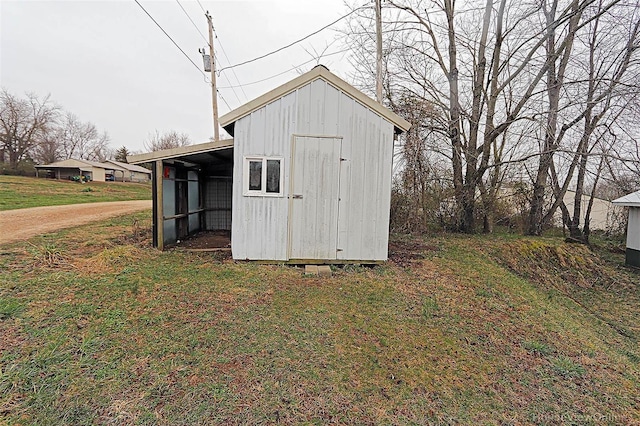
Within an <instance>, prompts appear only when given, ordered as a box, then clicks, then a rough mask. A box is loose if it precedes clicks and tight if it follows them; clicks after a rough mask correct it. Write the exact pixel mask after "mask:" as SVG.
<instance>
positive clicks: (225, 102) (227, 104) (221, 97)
mask: <svg viewBox="0 0 640 426" xmlns="http://www.w3.org/2000/svg"><path fill="white" fill-rule="evenodd" d="M216 92H217V93H218V95H220V99H222V100H223V101H224V104H225V105H226V106H227V108H229V111H231V107H230V106H229V103H228V102H227V100H226V99H225V98H224V96H222V93H220V91H219V90H218V89H216Z"/></svg>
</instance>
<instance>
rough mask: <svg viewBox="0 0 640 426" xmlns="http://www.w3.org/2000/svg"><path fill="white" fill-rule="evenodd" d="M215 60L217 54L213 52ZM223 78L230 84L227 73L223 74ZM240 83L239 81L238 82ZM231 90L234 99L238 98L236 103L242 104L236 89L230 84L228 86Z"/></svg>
mask: <svg viewBox="0 0 640 426" xmlns="http://www.w3.org/2000/svg"><path fill="white" fill-rule="evenodd" d="M214 56H215V58H216V61H218V55H217V54H214ZM224 78H225V79H226V80H227V83H228V84H230V85H232V84H233V83H232V82H231V80H230V79H229V76H228V75H227V74H225V75H224ZM238 83H240V82H238ZM228 87H229V88H230V89H231V91H232V92H233V95H234V96H235V97H236V99H237V100H238V104H242V101H241V100H240V97H239V96H238V93H237V92H236V89H235V88H234V87H232V86H228Z"/></svg>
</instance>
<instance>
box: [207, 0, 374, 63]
mask: <svg viewBox="0 0 640 426" xmlns="http://www.w3.org/2000/svg"><path fill="white" fill-rule="evenodd" d="M365 7H366V5H364V6H360V7H358V8H356V9H353V10H352V11H351V12H349V13H347V14H346V15H343V16H341V17H340V18H338V19H336V20H335V21H333V22H331V23H330V24H327V25H325V26H324V27H322V28H320V29H319V30H316V31H314V32H312V33H311V34H308V35H306V36H304V37H302V38H301V39H299V40H296V41H294V42H292V43H289V44H287V45H286V46H283V47H281V48H279V49H276V50H274V51H272V52H269V53H265V54H264V55H262V56H258V57H257V58H253V59H249V60H248V61H244V62H240V63H239V64H235V65H230V66H228V67H224V68H222V69H220V70H219V71H218V75H220V73H221V72H222V71H224V70H228V69H231V68H236V67H239V66H242V65H246V64H248V63H251V62H255V61H257V60H260V59H263V58H266V57H267V56H271V55H273V54H275V53H278V52H280V51H282V50H284V49H288V48H289V47H291V46H293V45H295V44H298V43H300V42H301V41H304V40H306V39H308V38H309V37H311V36H314V35H316V34H318V33H319V32H321V31H324V30H326V29H327V28H329V27H330V26H332V25H335V24H336V23H338V22H340V21H342V20H343V19H344V18H346V17H348V16H351V15H352V14H354V13H355V12H357V11H358V10H360V9H364V8H365Z"/></svg>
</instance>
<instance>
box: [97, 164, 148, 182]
mask: <svg viewBox="0 0 640 426" xmlns="http://www.w3.org/2000/svg"><path fill="white" fill-rule="evenodd" d="M103 164H106V165H108V166H109V165H110V166H114V167H116V168H119V169H121V170H122V172H120V171H117V172H116V173H114V175H113V180H115V181H118V182H137V183H147V182H149V181H151V170H149V169H146V168H144V167H141V166H138V165H136V164H128V163H123V162H120V161H116V160H106V161H104V162H103Z"/></svg>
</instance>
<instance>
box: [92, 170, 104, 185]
mask: <svg viewBox="0 0 640 426" xmlns="http://www.w3.org/2000/svg"><path fill="white" fill-rule="evenodd" d="M91 179H93V181H94V182H104V180H105V171H104V169H101V168H99V167H92V168H91Z"/></svg>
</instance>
